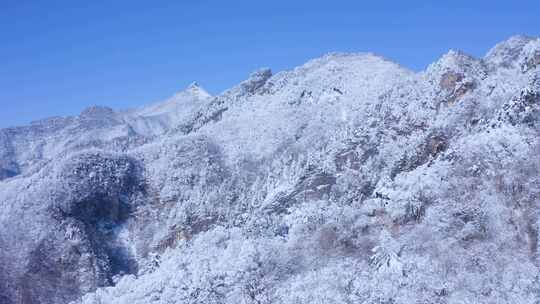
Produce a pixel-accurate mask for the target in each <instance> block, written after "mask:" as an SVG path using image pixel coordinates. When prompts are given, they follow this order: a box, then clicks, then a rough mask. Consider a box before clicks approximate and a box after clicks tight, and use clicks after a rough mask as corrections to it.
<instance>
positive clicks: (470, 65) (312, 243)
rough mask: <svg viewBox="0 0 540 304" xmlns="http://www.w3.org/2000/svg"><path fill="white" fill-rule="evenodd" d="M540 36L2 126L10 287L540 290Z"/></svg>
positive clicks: (4, 284) (0, 291)
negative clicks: (407, 64)
mask: <svg viewBox="0 0 540 304" xmlns="http://www.w3.org/2000/svg"><path fill="white" fill-rule="evenodd" d="M539 132H540V39H533V38H528V37H522V36H516V37H512V38H510V39H509V40H507V41H505V42H502V43H500V44H498V45H497V46H495V47H494V48H493V49H492V50H491V51H490V52H489V53H488V54H487V55H486V56H485V57H484V58H482V59H477V58H473V57H471V56H468V55H466V54H463V53H461V52H458V51H450V52H449V53H447V54H446V55H444V56H443V57H442V58H441V59H440V60H438V61H437V62H435V63H433V64H432V65H430V66H429V67H428V68H427V69H426V70H425V71H423V72H420V73H414V72H411V71H409V70H407V69H405V68H403V67H401V66H399V65H397V64H395V63H392V62H390V61H388V60H385V59H383V58H381V57H378V56H375V55H372V54H329V55H326V56H324V57H322V58H319V59H315V60H312V61H310V62H308V63H306V64H305V65H303V66H301V67H298V68H295V69H294V70H291V71H286V72H281V73H278V74H276V75H272V73H271V72H270V70H268V69H261V70H259V71H257V72H255V73H253V74H252V75H251V76H250V78H249V79H247V80H246V81H244V82H242V83H240V84H239V85H238V86H236V87H233V88H232V89H230V90H228V91H226V92H224V93H222V94H220V95H218V96H210V95H209V94H208V93H206V92H205V91H204V90H203V89H202V88H200V87H199V86H198V85H197V84H193V85H191V86H189V87H188V88H187V89H186V90H185V91H183V92H181V93H179V94H177V95H175V96H174V97H172V98H171V99H170V100H167V101H165V102H163V103H159V104H155V105H150V106H147V107H143V108H140V109H133V110H128V111H123V112H115V111H113V110H111V109H109V108H106V107H93V108H90V109H87V110H86V111H84V112H83V113H82V114H81V115H79V116H77V117H58V118H51V119H47V120H43V121H38V122H35V123H33V124H31V125H29V126H25V127H17V128H9V129H3V130H0V210H2V212H1V213H0V227H2V229H1V230H0V303H3V304H4V303H5V304H15V303H17V304H18V303H52V304H56V303H74V304H98V303H101V304H106V303H107V304H108V303H125V304H143V303H144V304H146V303H235V304H236V303H258V304H263V303H310V304H311V303H387V304H390V303H393V304H397V303H531V304H535V303H536V304H537V303H539V301H540V256H539V254H540V253H539V250H540V243H539V229H540V200H539V199H540V198H539V195H540V180H539V179H540V175H539V173H540V142H539V138H540V137H539V135H540V134H539Z"/></svg>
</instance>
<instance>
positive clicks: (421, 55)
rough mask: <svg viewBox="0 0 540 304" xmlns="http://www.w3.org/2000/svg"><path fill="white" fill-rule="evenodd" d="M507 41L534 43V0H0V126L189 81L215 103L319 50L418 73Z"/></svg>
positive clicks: (146, 96)
mask: <svg viewBox="0 0 540 304" xmlns="http://www.w3.org/2000/svg"><path fill="white" fill-rule="evenodd" d="M157 3H159V4H157ZM518 33H521V34H527V35H531V36H540V2H539V1H461V0H454V1H385V0H379V1H358V0H357V1H340V0H333V1H316V0H311V1H308V0H299V1H292V0H289V1H281V0H272V1H234V0H231V1H204V0H199V1H181V0H176V1H135V0H133V1H121V0H117V1H99V0H96V1H71V0H69V1H68V0H66V1H54V0H49V1H37V0H36V1H29V0H0V127H6V126H11V125H19V124H26V123H28V122H30V121H32V120H35V119H40V118H44V117H48V116H52V115H74V114H77V113H79V112H80V111H81V110H82V109H84V108H85V107H87V106H89V105H93V104H100V105H108V106H111V107H113V108H115V109H121V108H128V107H134V106H139V105H143V104H146V103H150V102H155V101H159V100H161V99H164V98H167V97H169V96H170V95H172V94H173V93H175V92H177V91H179V90H181V89H183V88H184V87H185V86H187V85H188V84H189V83H191V82H193V81H197V82H199V83H200V84H201V85H202V86H203V87H204V88H206V89H207V90H208V91H209V92H211V93H214V94H215V93H219V92H221V91H223V90H224V89H226V88H228V87H230V86H232V85H234V84H236V83H238V82H239V81H241V80H243V79H245V78H246V77H247V75H248V74H249V73H250V72H251V71H252V70H255V69H257V68H259V67H263V66H265V67H270V68H272V69H273V70H274V71H280V70H284V69H289V68H292V67H294V66H297V65H300V64H302V63H304V62H305V61H306V60H308V59H311V58H314V57H319V56H321V55H322V54H324V53H327V52H331V51H344V52H358V51H372V52H375V53H377V54H380V55H383V56H385V57H387V58H390V59H392V60H394V61H397V62H399V63H401V64H402V65H404V66H406V67H409V68H411V69H414V70H421V69H423V68H425V66H426V65H427V64H429V63H431V62H432V61H434V60H436V59H437V58H438V57H439V56H440V55H442V54H443V53H445V52H446V51H447V50H448V49H451V48H454V49H461V50H463V51H465V52H467V53H469V54H472V55H475V56H482V55H483V54H484V53H485V52H486V51H487V50H488V49H489V48H490V47H492V46H493V45H494V44H495V43H497V42H500V41H502V40H504V39H506V38H508V37H509V36H511V35H514V34H518Z"/></svg>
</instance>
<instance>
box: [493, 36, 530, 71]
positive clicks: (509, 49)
mask: <svg viewBox="0 0 540 304" xmlns="http://www.w3.org/2000/svg"><path fill="white" fill-rule="evenodd" d="M533 40H534V39H533V38H532V37H529V36H525V35H514V36H512V37H510V38H508V39H507V40H505V41H503V42H500V43H498V44H497V45H495V47H493V48H492V49H491V50H489V51H488V53H487V54H486V56H484V61H485V62H486V63H488V64H490V65H492V66H501V67H506V68H508V67H512V66H514V64H515V63H516V62H517V61H518V60H519V57H520V54H521V52H522V51H523V48H524V47H525V46H526V45H527V44H528V43H529V42H531V41H533Z"/></svg>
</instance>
